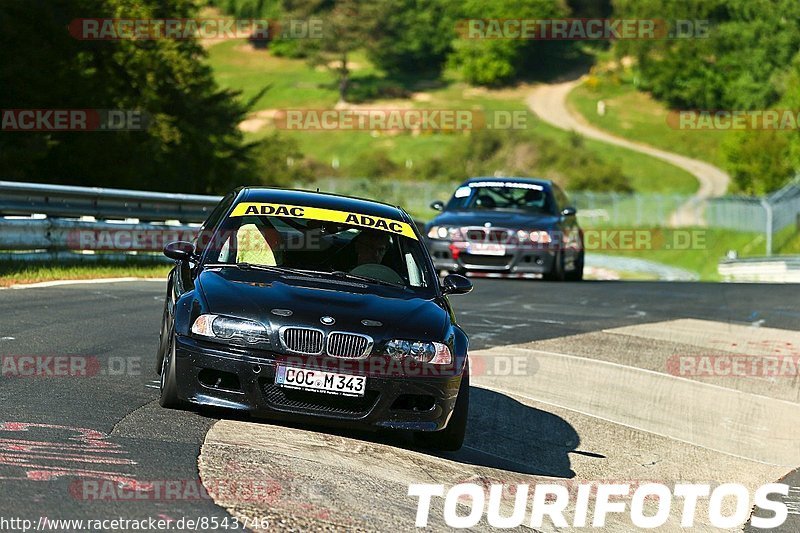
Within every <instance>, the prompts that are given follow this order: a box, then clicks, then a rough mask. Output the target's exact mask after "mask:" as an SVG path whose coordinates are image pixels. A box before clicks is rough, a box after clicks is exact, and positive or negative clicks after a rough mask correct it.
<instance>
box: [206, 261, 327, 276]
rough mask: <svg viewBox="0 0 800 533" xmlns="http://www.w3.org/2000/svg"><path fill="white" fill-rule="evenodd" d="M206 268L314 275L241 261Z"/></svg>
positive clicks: (287, 268)
mask: <svg viewBox="0 0 800 533" xmlns="http://www.w3.org/2000/svg"><path fill="white" fill-rule="evenodd" d="M204 266H207V267H232V268H240V269H242V270H265V271H267V272H277V273H280V274H287V273H288V274H298V275H300V276H307V277H313V275H312V274H310V273H308V272H306V271H304V270H298V269H296V268H289V267H282V266H277V265H259V264H257V263H246V262H244V261H240V262H238V263H208V264H206V265H204Z"/></svg>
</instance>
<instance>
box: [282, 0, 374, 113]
mask: <svg viewBox="0 0 800 533" xmlns="http://www.w3.org/2000/svg"><path fill="white" fill-rule="evenodd" d="M369 4H370V0H338V1H335V2H334V1H332V0H286V2H285V10H286V16H287V17H288V18H298V19H302V20H310V19H315V18H317V19H322V32H321V35H320V36H319V38H311V39H302V40H300V41H299V42H298V48H299V50H300V52H301V53H302V55H304V56H306V57H308V60H309V63H310V64H311V66H314V67H318V66H322V67H325V68H327V69H328V70H330V72H331V73H332V74H333V75H334V76H335V78H336V83H337V87H338V90H339V101H341V102H346V101H347V93H348V90H349V89H350V82H351V79H350V75H351V71H350V60H351V57H352V54H353V52H355V51H356V50H358V49H360V48H362V47H363V46H364V45H365V40H366V36H367V24H366V14H365V13H366V11H367V10H368V8H369V7H368V6H369Z"/></svg>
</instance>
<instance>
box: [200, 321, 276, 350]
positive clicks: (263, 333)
mask: <svg viewBox="0 0 800 533" xmlns="http://www.w3.org/2000/svg"><path fill="white" fill-rule="evenodd" d="M192 333H194V334H195V335H200V336H201V337H208V338H212V339H220V340H237V339H241V340H244V341H245V342H248V343H250V344H255V343H257V342H264V341H267V340H269V331H267V328H266V326H264V324H260V323H259V322H255V321H253V320H246V319H243V318H233V317H229V316H222V315H200V316H199V317H197V319H196V320H195V321H194V324H192Z"/></svg>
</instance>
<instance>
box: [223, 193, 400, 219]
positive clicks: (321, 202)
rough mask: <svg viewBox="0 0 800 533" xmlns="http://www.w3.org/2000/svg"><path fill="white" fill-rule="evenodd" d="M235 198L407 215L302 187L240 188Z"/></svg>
mask: <svg viewBox="0 0 800 533" xmlns="http://www.w3.org/2000/svg"><path fill="white" fill-rule="evenodd" d="M238 200H239V201H240V202H269V203H276V204H286V205H304V206H309V207H320V208H323V209H334V210H337V211H348V212H354V213H359V214H363V215H372V216H376V217H383V218H393V219H395V220H407V219H409V217H408V215H406V214H405V211H403V210H402V209H401V208H399V207H396V206H393V205H390V204H385V203H382V202H376V201H374V200H367V199H365V198H355V197H352V196H342V195H339V194H331V193H325V192H314V191H306V190H302V189H278V188H274V187H242V190H241V192H240V193H239V198H238Z"/></svg>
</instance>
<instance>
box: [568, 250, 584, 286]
mask: <svg viewBox="0 0 800 533" xmlns="http://www.w3.org/2000/svg"><path fill="white" fill-rule="evenodd" d="M566 279H567V281H581V280H582V279H583V252H581V253H580V255H579V256H578V258H577V259H576V260H575V269H574V270H573V271H572V272H567V274H566Z"/></svg>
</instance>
